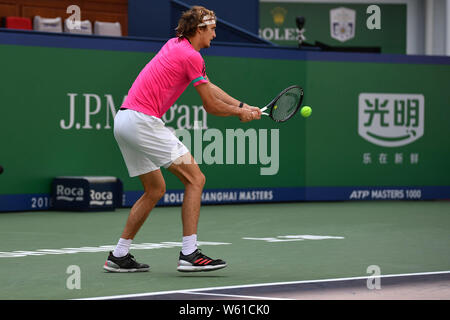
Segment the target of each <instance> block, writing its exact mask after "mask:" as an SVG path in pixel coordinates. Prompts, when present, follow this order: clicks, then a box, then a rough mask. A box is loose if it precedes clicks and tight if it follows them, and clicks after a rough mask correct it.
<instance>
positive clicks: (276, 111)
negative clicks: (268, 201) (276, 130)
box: [272, 88, 302, 121]
mask: <svg viewBox="0 0 450 320" xmlns="http://www.w3.org/2000/svg"><path fill="white" fill-rule="evenodd" d="M301 95H302V91H301V89H300V88H292V89H290V90H288V91H286V92H285V93H284V94H283V95H281V96H280V98H279V99H278V100H277V101H276V102H275V105H274V106H273V108H272V118H273V119H274V120H277V121H284V120H286V119H288V118H289V117H291V116H292V115H293V114H294V113H295V112H296V111H297V109H298V107H299V104H300V98H301Z"/></svg>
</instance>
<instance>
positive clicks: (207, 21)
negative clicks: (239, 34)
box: [198, 15, 216, 27]
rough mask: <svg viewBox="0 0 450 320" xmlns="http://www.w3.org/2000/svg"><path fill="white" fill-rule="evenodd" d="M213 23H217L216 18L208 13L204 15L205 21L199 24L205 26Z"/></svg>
mask: <svg viewBox="0 0 450 320" xmlns="http://www.w3.org/2000/svg"><path fill="white" fill-rule="evenodd" d="M211 24H216V19H214V17H213V16H210V15H206V16H204V17H203V22H202V23H200V24H199V25H198V26H199V27H204V26H207V25H211Z"/></svg>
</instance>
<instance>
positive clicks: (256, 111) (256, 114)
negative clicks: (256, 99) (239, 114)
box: [242, 103, 261, 120]
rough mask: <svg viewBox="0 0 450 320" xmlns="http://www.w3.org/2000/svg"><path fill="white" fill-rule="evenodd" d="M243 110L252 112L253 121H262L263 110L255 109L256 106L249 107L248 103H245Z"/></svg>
mask: <svg viewBox="0 0 450 320" xmlns="http://www.w3.org/2000/svg"><path fill="white" fill-rule="evenodd" d="M242 108H245V109H248V110H250V111H252V115H253V120H258V119H261V109H260V108H258V107H254V106H249V105H248V104H246V103H244V105H243V106H242Z"/></svg>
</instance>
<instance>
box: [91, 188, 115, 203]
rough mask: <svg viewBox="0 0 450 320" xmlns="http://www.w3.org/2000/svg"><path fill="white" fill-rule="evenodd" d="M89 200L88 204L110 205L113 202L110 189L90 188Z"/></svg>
mask: <svg viewBox="0 0 450 320" xmlns="http://www.w3.org/2000/svg"><path fill="white" fill-rule="evenodd" d="M90 196H91V201H89V204H90V205H98V206H103V205H112V204H113V201H112V200H113V193H112V191H95V190H93V189H91V190H90Z"/></svg>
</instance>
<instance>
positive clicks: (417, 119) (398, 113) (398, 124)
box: [358, 93, 425, 147]
mask: <svg viewBox="0 0 450 320" xmlns="http://www.w3.org/2000/svg"><path fill="white" fill-rule="evenodd" d="M424 120H425V98H424V96H423V95H422V94H391V93H361V94H360V95H359V99H358V133H359V135H360V136H361V137H363V138H364V139H365V140H367V141H369V142H371V143H373V144H376V145H379V146H384V147H399V146H404V145H407V144H409V143H411V142H414V141H416V140H417V139H419V138H420V137H422V136H423V133H424Z"/></svg>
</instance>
